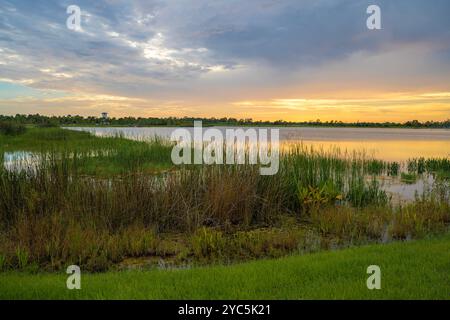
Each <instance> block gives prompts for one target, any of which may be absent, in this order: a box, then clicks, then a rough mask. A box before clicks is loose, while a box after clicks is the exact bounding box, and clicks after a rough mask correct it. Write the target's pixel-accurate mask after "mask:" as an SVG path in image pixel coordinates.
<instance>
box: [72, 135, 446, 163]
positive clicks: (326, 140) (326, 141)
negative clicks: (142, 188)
mask: <svg viewBox="0 0 450 320" xmlns="http://www.w3.org/2000/svg"><path fill="white" fill-rule="evenodd" d="M215 128H217V129H219V130H221V131H225V130H226V129H229V128H228V127H215ZM69 129H72V130H80V131H88V132H91V133H93V134H96V135H98V136H114V135H118V134H121V135H123V136H124V137H125V138H129V139H135V140H148V139H152V138H154V137H162V138H170V134H171V133H172V131H173V130H175V129H177V128H172V127H152V128H133V127H124V128H111V127H106V128H105V127H91V128H73V127H72V128H69ZM186 129H188V130H189V131H191V133H193V128H186ZM279 129H280V139H281V142H284V143H285V144H292V143H300V142H301V143H303V144H304V145H305V146H314V147H315V148H323V149H324V150H328V149H331V148H336V147H338V148H340V149H341V151H345V150H347V151H348V152H353V151H356V152H364V153H365V154H367V155H369V156H373V157H375V158H377V159H380V160H386V161H406V160H408V159H410V158H419V157H424V158H443V157H450V130H445V129H433V130H428V129H380V128H279Z"/></svg>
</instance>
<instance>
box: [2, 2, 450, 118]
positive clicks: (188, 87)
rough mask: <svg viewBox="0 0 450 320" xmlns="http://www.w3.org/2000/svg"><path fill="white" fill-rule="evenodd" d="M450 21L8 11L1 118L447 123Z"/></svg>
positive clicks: (272, 6) (14, 7) (399, 9)
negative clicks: (372, 26)
mask: <svg viewBox="0 0 450 320" xmlns="http://www.w3.org/2000/svg"><path fill="white" fill-rule="evenodd" d="M72 4H74V5H78V6H79V7H80V8H81V11H82V16H81V27H82V30H81V31H73V30H69V29H68V28H67V27H66V19H67V18H68V16H69V15H68V14H67V13H66V8H67V7H68V6H69V5H72ZM371 4H376V5H378V6H380V8H381V19H382V30H369V29H367V27H366V19H367V17H368V14H367V13H366V9H367V7H368V6H369V5H371ZM449 17H450V1H448V0H429V1H426V0H370V1H366V0H245V1H242V0H239V1H235V0H209V1H206V0H170V1H169V0H166V1H162V0H145V1H144V0H135V1H125V0H124V1H118V0H95V1H92V0H89V1H84V0H83V1H80V0H69V1H55V0H45V1H44V0H35V1H30V0H14V1H12V0H11V1H9V0H0V114H16V113H25V114H28V113H40V114H47V115H66V114H72V115H74V114H80V115H84V116H88V115H95V116H99V115H100V113H101V112H103V111H106V112H109V113H110V115H111V116H116V117H118V116H144V117H147V116H149V117H150V116H151V117H162V116H205V117H238V118H241V117H242V118H244V117H245V118H253V119H255V120H277V119H283V120H289V121H304V120H315V119H321V120H323V121H326V120H342V121H399V122H402V121H406V120H413V119H417V120H421V121H424V120H446V119H448V118H450V18H449Z"/></svg>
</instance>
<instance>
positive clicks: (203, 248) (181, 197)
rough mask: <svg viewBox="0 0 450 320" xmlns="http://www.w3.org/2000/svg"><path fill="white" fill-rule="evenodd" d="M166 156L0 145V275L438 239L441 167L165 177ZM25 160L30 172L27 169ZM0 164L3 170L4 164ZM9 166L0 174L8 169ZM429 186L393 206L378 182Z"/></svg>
mask: <svg viewBox="0 0 450 320" xmlns="http://www.w3.org/2000/svg"><path fill="white" fill-rule="evenodd" d="M170 151H171V144H170V142H167V141H164V140H161V139H157V138H155V139H152V140H151V141H132V140H127V139H125V138H124V137H121V136H115V137H102V138H100V137H95V136H93V135H91V134H89V133H87V132H76V131H70V130H63V129H60V128H48V127H46V128H42V127H40V128H37V127H31V128H27V129H26V130H24V131H21V132H17V133H14V134H1V135H0V155H2V156H3V157H5V156H4V155H9V156H8V157H9V158H10V160H11V159H14V152H31V153H32V154H34V155H37V156H36V157H33V158H28V159H22V160H21V161H18V162H17V163H16V164H14V161H13V163H12V164H10V165H9V167H7V166H2V167H1V169H0V194H1V198H0V269H1V270H3V271H5V270H28V271H39V270H46V271H54V270H64V269H65V268H66V267H67V266H68V265H70V264H77V265H80V266H81V267H82V269H83V270H89V271H105V270H117V269H128V268H142V267H152V266H164V267H182V266H192V265H205V264H211V263H214V264H217V263H220V264H223V263H225V264H228V263H233V262H239V261H245V260H251V259H257V258H265V257H281V256H284V255H289V254H295V253H297V254H298V253H306V252H315V251H321V250H328V249H335V248H343V247H348V246H354V245H363V244H368V243H385V242H390V241H392V240H405V239H413V238H423V237H426V236H429V235H431V234H437V233H445V232H446V231H447V230H448V226H449V223H450V200H449V199H450V188H449V180H448V174H449V172H450V160H449V159H446V158H442V159H411V160H409V161H408V162H406V163H397V162H388V161H381V160H377V159H373V158H369V157H367V156H365V155H364V154H362V153H347V152H344V151H340V150H338V149H335V150H329V151H323V150H320V149H319V150H316V149H314V148H310V147H305V146H303V145H301V144H296V145H293V146H292V145H291V146H290V148H288V149H285V150H284V151H283V152H282V155H281V158H280V170H279V173H278V174H277V175H275V176H261V175H259V170H258V168H257V166H254V165H222V166H214V165H213V166H188V167H179V166H176V167H175V166H173V165H172V163H171V159H170ZM30 159H31V160H30ZM3 160H5V159H3ZM10 162H11V161H10ZM425 174H426V175H431V176H433V177H435V178H434V179H433V184H432V186H431V187H430V188H429V189H427V190H424V191H423V192H422V193H421V194H416V196H415V198H414V200H412V201H408V202H396V201H394V200H393V198H392V195H390V194H389V193H388V192H386V191H385V190H384V189H383V188H382V185H381V182H380V179H379V177H380V176H387V177H392V176H394V177H398V178H399V179H400V180H404V179H405V178H408V180H409V178H410V177H412V176H414V177H416V176H422V175H425Z"/></svg>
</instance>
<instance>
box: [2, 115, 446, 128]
mask: <svg viewBox="0 0 450 320" xmlns="http://www.w3.org/2000/svg"><path fill="white" fill-rule="evenodd" d="M196 120H201V121H202V122H203V126H310V127H358V128H449V129H450V119H448V120H445V121H426V122H420V121H418V120H412V121H407V122H404V123H397V122H342V121H333V120H331V121H320V120H315V121H312V120H311V121H303V122H292V121H284V120H277V121H261V120H259V121H255V120H253V119H250V118H246V119H236V118H193V117H183V118H177V117H168V118H154V117H149V118H142V117H138V118H135V117H123V118H114V117H112V118H108V119H105V118H102V117H92V116H91V117H82V116H77V115H76V116H72V115H67V116H44V115H39V114H30V115H23V114H17V115H15V116H4V115H0V122H14V123H19V124H27V125H36V126H46V127H51V126H73V125H80V126H133V127H149V126H177V127H178V126H192V125H193V124H194V121H196Z"/></svg>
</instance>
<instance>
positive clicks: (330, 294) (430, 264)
mask: <svg viewBox="0 0 450 320" xmlns="http://www.w3.org/2000/svg"><path fill="white" fill-rule="evenodd" d="M369 265H379V266H380V267H381V272H382V282H381V286H382V289H381V290H372V291H371V290H368V289H367V287H366V279H367V277H368V275H367V274H366V269H367V267H368V266H369ZM65 283H66V275H65V274H38V275H31V274H26V273H2V274H0V298H1V299H449V298H450V234H447V235H445V236H442V237H439V238H434V239H428V240H420V241H414V242H408V243H400V242H399V243H392V244H388V245H373V246H366V247H361V248H352V249H347V250H342V251H334V252H323V253H318V254H311V255H304V256H293V257H288V258H283V259H278V260H264V261H256V262H251V263H245V264H240V265H234V266H216V267H205V268H195V269H191V270H152V271H127V272H111V273H102V274H84V275H83V274H82V279H81V285H82V289H81V290H74V291H69V290H67V289H66V286H65Z"/></svg>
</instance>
